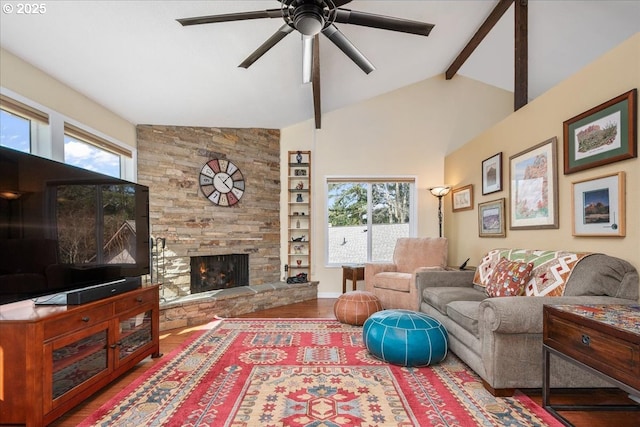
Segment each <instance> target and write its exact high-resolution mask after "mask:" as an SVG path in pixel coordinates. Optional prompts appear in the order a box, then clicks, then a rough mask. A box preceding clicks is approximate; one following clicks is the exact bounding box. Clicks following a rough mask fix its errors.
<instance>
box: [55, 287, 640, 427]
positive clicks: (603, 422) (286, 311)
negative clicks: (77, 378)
mask: <svg viewBox="0 0 640 427" xmlns="http://www.w3.org/2000/svg"><path fill="white" fill-rule="evenodd" d="M334 303H335V299H316V300H311V301H305V302H302V303H298V304H292V305H287V306H283V307H278V308H274V309H269V310H263V311H258V312H254V313H249V314H246V315H242V316H238V317H241V318H335V316H334V315H333V304H334ZM201 328H202V327H197V326H196V327H192V328H183V329H174V330H171V331H164V332H162V333H161V335H160V351H161V352H162V353H164V354H165V355H166V354H168V353H170V352H171V351H172V350H174V349H175V348H177V347H179V346H180V344H182V343H183V342H184V341H185V340H186V339H187V338H189V336H191V334H192V333H193V332H194V331H197V330H199V329H201ZM162 360H163V359H162V358H159V359H150V358H147V359H145V360H143V361H142V362H140V363H139V364H138V365H137V366H136V367H135V368H133V369H132V370H130V371H129V372H127V373H126V374H125V375H123V376H122V377H120V378H119V379H117V380H116V381H114V382H113V383H111V384H110V385H109V386H107V387H105V388H104V389H102V390H101V391H100V392H98V393H96V394H95V395H93V396H91V397H89V398H88V399H87V400H85V401H84V402H83V403H82V404H80V405H78V406H76V407H75V408H74V409H72V410H71V411H69V412H67V413H66V414H65V415H64V416H62V417H61V418H59V419H58V420H56V421H55V422H54V423H53V424H51V425H52V426H59V427H67V426H69V427H71V426H76V425H78V424H79V423H80V422H81V421H82V420H84V419H85V418H86V417H88V416H89V415H91V414H92V413H93V412H94V411H95V410H97V409H98V408H99V407H100V406H102V405H103V404H104V403H105V402H107V401H108V400H109V399H111V398H112V397H113V396H115V395H116V394H117V393H118V392H119V391H120V390H121V389H122V388H123V387H125V386H126V385H128V384H129V383H131V382H132V381H134V380H135V379H136V378H138V377H139V376H141V375H142V374H144V372H145V371H146V370H147V369H149V368H150V367H152V366H153V365H154V364H156V363H160V362H161V361H162ZM525 393H526V394H527V395H528V396H529V397H531V399H532V400H534V401H535V402H536V403H538V404H539V405H540V404H542V396H541V393H540V390H526V391H525ZM552 396H553V397H554V398H557V399H559V400H558V401H560V399H561V401H562V403H563V404H577V403H580V404H587V403H593V402H597V403H599V404H603V403H616V404H619V403H629V402H630V400H629V399H628V398H627V397H626V394H625V393H623V392H621V391H618V390H609V389H607V390H595V391H594V390H585V391H577V392H574V391H571V392H563V393H562V394H556V392H555V391H554V393H552ZM554 402H556V400H554ZM639 409H640V407H639ZM563 415H564V416H565V417H566V418H567V419H568V420H569V421H570V422H571V423H572V424H573V425H574V426H576V427H595V426H615V427H637V426H639V425H640V411H635V412H602V411H597V412H583V411H581V412H578V411H572V412H566V411H565V412H563ZM465 427H466V426H465Z"/></svg>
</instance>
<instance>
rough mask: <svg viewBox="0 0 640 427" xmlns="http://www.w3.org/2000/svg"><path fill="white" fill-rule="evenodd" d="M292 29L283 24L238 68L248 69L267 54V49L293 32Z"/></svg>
mask: <svg viewBox="0 0 640 427" xmlns="http://www.w3.org/2000/svg"><path fill="white" fill-rule="evenodd" d="M293 31H294V29H293V28H291V27H290V26H289V25H287V24H284V25H283V26H282V27H280V28H279V29H278V31H276V32H275V33H274V34H273V35H272V36H271V37H269V38H268V39H267V41H266V42H264V43H262V45H261V46H260V47H259V48H258V49H256V50H255V51H254V52H253V53H252V54H251V55H249V56H248V57H247V59H245V60H244V61H242V63H241V64H240V65H238V67H242V68H249V67H250V66H251V64H253V63H254V62H256V61H257V60H258V59H260V57H261V56H262V55H264V54H265V53H267V51H268V50H269V49H271V48H272V47H274V46H275V45H276V44H277V43H278V42H279V41H280V40H282V39H283V38H285V37H286V36H287V34H289V33H291V32H293Z"/></svg>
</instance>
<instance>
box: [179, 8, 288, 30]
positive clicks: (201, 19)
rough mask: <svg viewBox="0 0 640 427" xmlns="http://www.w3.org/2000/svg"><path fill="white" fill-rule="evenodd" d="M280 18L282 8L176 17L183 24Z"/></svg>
mask: <svg viewBox="0 0 640 427" xmlns="http://www.w3.org/2000/svg"><path fill="white" fill-rule="evenodd" d="M261 18H282V9H268V10H256V11H253V12H236V13H226V14H222V15H209V16H197V17H195V18H180V19H176V21H178V22H179V23H181V24H182V25H183V26H185V27H186V26H188V25H200V24H213V23H216V22H229V21H244V20H246V19H261Z"/></svg>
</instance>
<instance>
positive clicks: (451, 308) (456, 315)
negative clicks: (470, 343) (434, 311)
mask: <svg viewBox="0 0 640 427" xmlns="http://www.w3.org/2000/svg"><path fill="white" fill-rule="evenodd" d="M479 306H480V301H452V302H450V303H449V304H447V316H449V318H451V320H453V321H454V322H456V323H457V324H458V325H460V326H462V327H463V328H465V329H466V330H467V331H469V332H471V333H472V334H473V336H474V337H476V338H479V336H480V335H479V334H478V307H479Z"/></svg>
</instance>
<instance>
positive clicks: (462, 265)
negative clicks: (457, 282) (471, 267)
mask: <svg viewBox="0 0 640 427" xmlns="http://www.w3.org/2000/svg"><path fill="white" fill-rule="evenodd" d="M470 259H471V258H467V259H466V260H465V261H464V262H463V263H462V264H460V270H464V269H465V268H466V267H467V263H468V262H469V260H470Z"/></svg>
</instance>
